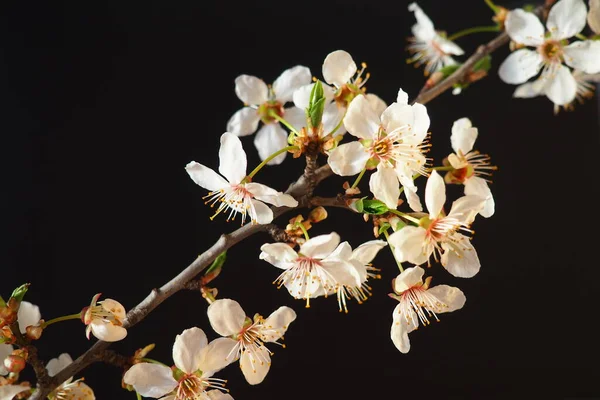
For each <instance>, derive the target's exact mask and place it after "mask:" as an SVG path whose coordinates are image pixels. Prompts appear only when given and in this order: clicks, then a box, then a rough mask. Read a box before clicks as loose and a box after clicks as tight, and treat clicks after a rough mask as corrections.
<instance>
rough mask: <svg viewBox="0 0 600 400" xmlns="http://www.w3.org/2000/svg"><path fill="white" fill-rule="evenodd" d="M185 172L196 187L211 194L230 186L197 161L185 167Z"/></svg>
mask: <svg viewBox="0 0 600 400" xmlns="http://www.w3.org/2000/svg"><path fill="white" fill-rule="evenodd" d="M185 170H186V172H187V173H188V175H189V176H190V178H192V180H193V181H194V182H195V183H196V185H198V186H200V187H203V188H204V189H208V190H210V191H211V192H216V191H218V190H220V189H223V188H224V187H227V186H229V183H228V182H227V181H226V180H225V179H223V177H221V176H220V175H219V174H217V173H216V172H215V171H213V170H212V169H210V168H208V167H205V166H204V165H202V164H199V163H197V162H196V161H191V162H190V163H188V165H186V166H185Z"/></svg>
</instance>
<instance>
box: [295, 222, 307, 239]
mask: <svg viewBox="0 0 600 400" xmlns="http://www.w3.org/2000/svg"><path fill="white" fill-rule="evenodd" d="M296 225H298V227H299V228H300V229H302V233H304V239H306V240H307V241H308V240H310V236H308V231H307V230H306V228H305V227H304V225H303V224H302V222H296Z"/></svg>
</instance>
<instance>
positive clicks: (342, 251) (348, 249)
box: [329, 242, 352, 260]
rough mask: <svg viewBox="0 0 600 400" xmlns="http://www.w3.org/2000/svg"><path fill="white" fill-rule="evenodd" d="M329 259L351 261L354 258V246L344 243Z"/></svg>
mask: <svg viewBox="0 0 600 400" xmlns="http://www.w3.org/2000/svg"><path fill="white" fill-rule="evenodd" d="M329 257H332V258H340V259H342V260H349V259H350V257H352V246H350V244H349V243H348V242H342V243H340V244H339V245H338V247H336V248H335V250H333V251H332V252H331V254H330V255H329Z"/></svg>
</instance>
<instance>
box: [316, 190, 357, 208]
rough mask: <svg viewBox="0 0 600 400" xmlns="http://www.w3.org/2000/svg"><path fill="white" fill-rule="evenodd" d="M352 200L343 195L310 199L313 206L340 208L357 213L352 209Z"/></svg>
mask: <svg viewBox="0 0 600 400" xmlns="http://www.w3.org/2000/svg"><path fill="white" fill-rule="evenodd" d="M351 200H352V199H351V198H349V197H346V196H344V195H342V194H338V195H337V196H336V197H319V196H314V197H312V198H311V199H310V205H311V206H323V207H339V208H344V209H346V210H350V211H352V212H356V211H355V210H353V209H352V208H350V205H349V202H350V201H351Z"/></svg>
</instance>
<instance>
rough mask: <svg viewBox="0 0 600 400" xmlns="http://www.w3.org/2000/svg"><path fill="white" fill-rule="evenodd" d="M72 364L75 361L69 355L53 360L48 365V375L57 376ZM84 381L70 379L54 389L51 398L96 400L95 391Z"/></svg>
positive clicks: (62, 355)
mask: <svg viewBox="0 0 600 400" xmlns="http://www.w3.org/2000/svg"><path fill="white" fill-rule="evenodd" d="M72 362H73V359H72V358H71V356H70V355H69V354H67V353H63V354H61V355H60V356H58V358H53V359H51V360H50V361H48V364H47V365H46V369H47V370H48V375H50V376H55V375H57V374H58V373H59V372H60V371H62V370H63V369H64V368H65V367H67V366H68V365H69V364H71V363H72ZM82 381H83V379H78V380H76V381H73V377H70V378H69V379H67V380H66V381H64V382H63V383H61V384H60V385H59V386H58V387H57V388H56V389H54V391H53V392H52V393H51V394H50V396H49V398H51V399H60V400H63V399H64V400H94V399H95V398H96V396H94V391H93V390H92V388H90V387H89V386H88V385H86V384H85V383H83V382H82Z"/></svg>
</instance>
